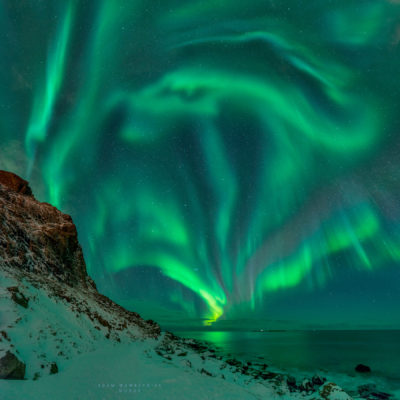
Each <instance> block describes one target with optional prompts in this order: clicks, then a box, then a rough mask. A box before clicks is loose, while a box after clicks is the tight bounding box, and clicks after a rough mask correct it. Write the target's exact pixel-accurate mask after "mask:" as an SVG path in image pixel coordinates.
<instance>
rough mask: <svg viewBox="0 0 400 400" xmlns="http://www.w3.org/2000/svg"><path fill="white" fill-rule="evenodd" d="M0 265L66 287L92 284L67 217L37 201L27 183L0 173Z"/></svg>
mask: <svg viewBox="0 0 400 400" xmlns="http://www.w3.org/2000/svg"><path fill="white" fill-rule="evenodd" d="M0 266H7V267H12V268H15V269H22V270H25V271H29V272H36V273H40V274H41V275H42V276H51V277H53V278H56V279H57V280H60V281H62V282H64V283H66V284H67V285H69V286H77V285H79V286H83V287H87V286H88V285H91V284H92V281H91V279H90V278H89V277H88V275H87V273H86V266H85V261H84V259H83V253H82V249H81V246H80V245H79V242H78V235H77V231H76V227H75V225H74V223H73V222H72V219H71V217H70V216H69V215H66V214H63V213H62V212H60V211H58V210H57V209H56V208H55V207H53V206H51V205H50V204H47V203H40V202H38V201H37V200H36V199H35V198H34V197H33V196H32V192H31V190H30V188H29V185H28V182H26V181H25V180H23V179H21V178H19V177H18V176H17V175H15V174H12V173H9V172H3V171H1V172H0Z"/></svg>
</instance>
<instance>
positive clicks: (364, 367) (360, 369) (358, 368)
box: [355, 364, 371, 373]
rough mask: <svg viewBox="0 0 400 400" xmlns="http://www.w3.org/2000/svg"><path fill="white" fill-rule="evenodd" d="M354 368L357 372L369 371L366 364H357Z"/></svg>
mask: <svg viewBox="0 0 400 400" xmlns="http://www.w3.org/2000/svg"><path fill="white" fill-rule="evenodd" d="M355 370H356V371H357V372H361V373H366V372H371V368H370V367H368V365H364V364H358V365H357V366H356V367H355Z"/></svg>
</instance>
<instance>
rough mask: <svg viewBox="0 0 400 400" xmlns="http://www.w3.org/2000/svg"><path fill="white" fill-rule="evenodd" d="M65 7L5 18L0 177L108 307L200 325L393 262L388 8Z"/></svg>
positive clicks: (393, 11) (399, 253)
mask: <svg viewBox="0 0 400 400" xmlns="http://www.w3.org/2000/svg"><path fill="white" fill-rule="evenodd" d="M16 3H18V2H16ZM39 3H40V4H39ZM44 3H46V4H44ZM60 4H61V3H60V2H59V1H56V0H49V1H48V2H37V4H32V5H30V6H29V7H28V6H27V7H26V9H24V12H25V14H26V16H25V17H24V16H23V15H25V14H24V13H21V12H19V11H21V10H20V9H19V7H18V5H17V4H15V5H12V6H11V5H10V7H9V8H10V9H9V10H8V9H7V7H6V6H4V5H3V4H0V22H1V24H0V25H1V26H4V27H6V28H4V29H5V30H7V32H15V34H14V35H12V34H11V36H13V37H12V40H11V39H7V38H8V36H7V35H5V36H4V38H5V39H4V40H5V42H4V46H2V47H1V48H0V56H1V57H2V60H3V62H2V66H1V67H0V83H1V84H2V91H1V93H0V115H1V118H0V135H1V138H2V146H1V147H0V168H1V167H3V168H6V167H7V168H8V167H9V166H17V167H16V168H17V169H20V170H18V171H16V172H19V173H22V172H23V170H25V171H26V175H27V176H29V175H31V178H32V181H33V182H34V185H36V184H37V187H38V188H40V189H42V188H43V189H42V191H41V193H43V195H41V200H44V201H48V202H50V203H52V204H53V205H55V206H57V207H59V208H61V209H63V210H65V211H66V212H70V213H71V214H72V215H73V217H74V220H75V221H76V223H77V226H78V229H79V235H80V240H81V242H82V244H83V247H84V251H85V257H86V261H87V263H88V268H89V273H90V274H91V275H92V276H93V277H94V278H95V280H96V281H98V282H99V283H100V285H102V289H104V292H106V293H107V294H108V295H110V296H111V297H112V296H114V295H115V296H118V294H119V293H118V287H117V284H116V282H117V280H118V274H120V273H122V272H127V271H129V270H130V269H132V275H134V273H135V271H138V270H139V269H140V271H141V272H140V273H142V274H143V280H144V282H143V283H142V282H136V281H134V282H131V283H132V293H130V294H129V295H130V296H131V297H130V298H129V299H128V300H129V301H128V303H129V304H130V305H132V307H133V308H134V307H135V288H137V287H140V288H141V285H146V284H147V283H148V281H147V280H149V281H151V279H152V278H154V279H160V282H159V283H158V282H156V283H154V282H153V281H151V282H152V285H149V286H151V287H152V288H153V289H151V290H150V289H149V293H148V296H149V304H152V305H153V306H154V305H156V304H158V305H159V306H160V307H159V308H160V309H162V308H163V307H164V304H163V302H169V304H171V303H172V304H174V305H175V306H176V308H177V309H176V310H174V311H175V312H176V313H177V315H185V316H186V317H187V318H190V319H196V318H197V319H199V320H203V321H205V324H212V323H214V322H215V321H217V320H218V319H224V318H227V319H229V318H235V316H236V315H239V314H240V315H242V314H246V313H248V314H249V315H257V316H262V315H264V314H266V317H268V315H267V314H268V309H267V308H266V306H265V304H267V303H268V299H270V298H274V296H279V295H281V294H282V295H283V294H285V293H286V292H288V293H292V292H294V291H295V290H298V291H299V292H300V291H301V290H303V291H307V290H308V291H312V290H315V289H317V288H318V289H321V288H324V287H326V286H327V285H328V284H329V283H330V282H331V280H332V279H333V278H335V277H336V276H337V274H339V272H340V271H341V269H348V270H351V271H354V272H357V273H360V274H365V275H368V274H374V273H377V272H378V270H379V269H381V268H384V267H385V266H388V265H392V264H393V263H394V264H396V263H398V262H400V232H399V231H398V228H397V226H398V222H399V219H400V212H399V209H400V206H399V204H398V200H397V199H398V198H400V196H399V193H400V185H399V183H398V182H400V175H399V173H398V172H397V171H398V170H400V168H399V160H398V157H397V155H396V154H395V153H396V151H395V150H396V148H397V147H396V146H398V139H397V137H398V132H399V126H398V125H399V124H398V122H397V114H398V110H397V108H398V104H399V101H400V94H399V93H400V82H399V80H398V79H397V75H398V70H399V68H400V55H399V52H398V41H399V34H398V18H399V16H400V12H399V8H400V6H399V4H395V3H393V2H385V1H381V2H380V1H378V2H375V1H365V2H359V1H356V0H346V1H345V0H337V1H334V2H329V4H327V3H326V2H323V1H322V0H321V1H319V0H318V1H317V0H315V1H311V2H310V3H309V4H307V7H304V5H303V4H300V3H299V2H296V1H294V0H285V1H282V2H276V1H271V2H265V1H264V0H254V1H251V2H250V3H243V2H239V1H228V0H223V1H222V0H212V1H207V2H205V1H200V0H190V1H187V2H181V3H179V2H174V1H169V0H166V1H163V2H150V1H141V2H139V1H136V0H133V1H130V2H118V1H110V0H100V1H97V2H95V1H91V0H89V1H85V2H77V1H72V0H71V1H68V0H66V1H65V2H63V3H62V5H60ZM39 16H40V18H39ZM13 19H16V21H17V22H18V24H17V22H13ZM28 20H29V21H35V24H37V26H35V29H36V30H35V31H34V30H32V29H31V26H30V25H29V24H27V22H26V21H28ZM1 29H3V28H1ZM35 32H36V33H35ZM30 36H32V37H30ZM14 48H17V49H18V51H16V52H15V53H13V49H14ZM10 149H11V150H10ZM21 149H22V150H21ZM397 153H398V152H397ZM38 192H40V190H38ZM142 270H145V271H148V274H147V273H146V272H144V273H143V272H142ZM151 271H153V272H154V271H156V272H157V273H155V272H154V276H153V275H152V272H151ZM160 272H161V274H160ZM163 275H164V278H165V277H167V278H169V279H165V282H168V283H166V287H163V286H162V285H163V284H164V283H165V282H164V281H162V276H163ZM160 276H161V278H160ZM132 279H133V278H132ZM171 279H172V280H174V281H175V282H174V283H175V284H176V286H173V288H170V287H168V284H169V283H170V282H171ZM157 285H159V288H158V290H156V289H154V287H157ZM177 288H179V289H177ZM190 296H191V297H190ZM128 297H129V296H128ZM141 306H143V304H141ZM149 307H150V306H149ZM155 308H157V307H155ZM157 309H158V308H157ZM145 311H147V310H145ZM150 311H151V310H150ZM150 311H149V314H151V312H150Z"/></svg>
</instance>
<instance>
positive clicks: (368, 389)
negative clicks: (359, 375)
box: [358, 383, 393, 400]
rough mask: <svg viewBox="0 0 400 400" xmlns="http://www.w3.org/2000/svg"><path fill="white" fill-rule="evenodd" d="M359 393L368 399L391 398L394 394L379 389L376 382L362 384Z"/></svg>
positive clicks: (383, 399) (385, 399) (384, 399)
mask: <svg viewBox="0 0 400 400" xmlns="http://www.w3.org/2000/svg"><path fill="white" fill-rule="evenodd" d="M358 394H359V395H360V397H362V398H363V399H366V400H389V399H391V398H393V395H391V394H389V393H385V392H380V391H379V390H377V388H376V385H375V384H373V383H372V384H368V385H361V386H359V387H358Z"/></svg>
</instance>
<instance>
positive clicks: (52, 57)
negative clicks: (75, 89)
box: [26, 2, 74, 159]
mask: <svg viewBox="0 0 400 400" xmlns="http://www.w3.org/2000/svg"><path fill="white" fill-rule="evenodd" d="M73 4H74V3H73V2H70V3H69V7H68V8H67V11H66V13H65V17H64V19H63V21H62V24H61V27H60V30H59V32H58V34H57V35H56V36H55V42H54V43H53V44H52V46H51V48H50V50H49V55H48V61H47V65H46V67H47V69H46V79H45V80H44V82H43V81H42V82H41V83H40V86H39V87H40V89H39V91H38V96H37V97H36V98H35V99H34V104H33V109H32V115H31V121H30V123H29V126H28V131H27V133H26V146H27V154H28V156H29V157H30V158H31V159H33V157H34V155H35V150H36V146H37V144H38V143H41V142H43V141H44V140H45V139H46V136H47V132H48V128H49V123H50V122H51V118H52V115H53V109H54V105H55V102H56V100H57V96H58V94H59V92H60V89H61V85H62V83H63V80H64V72H65V71H64V70H65V63H66V57H67V48H68V43H69V38H70V34H71V29H72V22H73V13H74V8H73Z"/></svg>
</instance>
